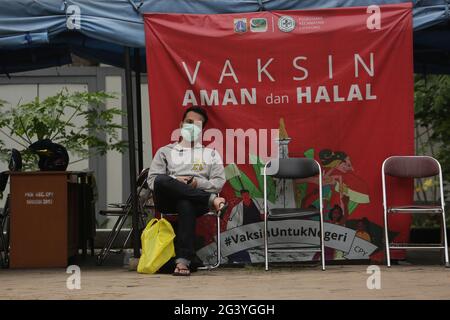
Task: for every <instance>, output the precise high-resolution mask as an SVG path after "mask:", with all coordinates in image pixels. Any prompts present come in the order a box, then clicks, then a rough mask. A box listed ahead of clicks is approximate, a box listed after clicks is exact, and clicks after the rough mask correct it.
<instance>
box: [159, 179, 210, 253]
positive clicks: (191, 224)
mask: <svg viewBox="0 0 450 320" xmlns="http://www.w3.org/2000/svg"><path fill="white" fill-rule="evenodd" d="M210 197H211V193H209V192H206V191H203V190H200V189H195V188H192V187H191V186H189V185H187V184H185V183H183V182H181V181H178V180H177V179H174V178H172V177H169V176H167V175H164V174H161V175H158V176H157V177H156V179H155V184H154V198H155V205H156V209H157V210H158V211H159V212H161V213H165V214H168V213H176V214H178V220H177V221H178V228H177V232H176V237H175V253H176V257H177V258H183V259H186V260H189V261H192V259H193V257H194V255H195V248H194V244H195V224H196V219H197V217H199V216H201V215H203V214H205V213H207V212H209V211H210V209H209V207H208V204H209V199H210Z"/></svg>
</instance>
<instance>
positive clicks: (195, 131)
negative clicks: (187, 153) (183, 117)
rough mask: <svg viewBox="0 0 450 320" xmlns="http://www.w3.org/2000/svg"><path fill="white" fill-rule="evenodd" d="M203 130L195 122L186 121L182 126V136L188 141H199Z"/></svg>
mask: <svg viewBox="0 0 450 320" xmlns="http://www.w3.org/2000/svg"><path fill="white" fill-rule="evenodd" d="M201 132H202V130H201V129H200V128H199V127H197V126H196V125H195V124H193V123H184V124H183V127H182V128H181V136H182V137H183V139H185V140H186V141H189V142H192V141H197V140H198V138H199V137H200V133H201Z"/></svg>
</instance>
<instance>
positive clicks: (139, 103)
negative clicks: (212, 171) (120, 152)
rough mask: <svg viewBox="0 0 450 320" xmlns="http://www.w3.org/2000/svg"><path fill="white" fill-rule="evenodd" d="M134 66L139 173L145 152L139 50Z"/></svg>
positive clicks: (137, 49) (135, 53)
mask: <svg viewBox="0 0 450 320" xmlns="http://www.w3.org/2000/svg"><path fill="white" fill-rule="evenodd" d="M134 59H135V60H134V62H135V64H134V66H135V76H136V81H135V83H136V113H137V114H136V122H137V142H138V147H137V149H138V167H139V172H142V169H144V159H143V155H144V152H143V150H142V148H143V143H142V101H141V55H140V53H139V48H135V49H134Z"/></svg>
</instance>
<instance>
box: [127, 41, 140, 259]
mask: <svg viewBox="0 0 450 320" xmlns="http://www.w3.org/2000/svg"><path fill="white" fill-rule="evenodd" d="M124 51H125V52H124V60H125V61H124V62H125V63H124V64H125V92H126V97H127V120H128V154H129V158H130V191H131V209H132V212H133V237H132V239H133V251H134V252H133V253H134V257H135V258H139V256H140V252H139V249H140V244H139V226H138V221H139V212H138V199H137V183H136V175H137V171H136V146H135V140H134V113H133V84H132V75H131V48H129V47H124Z"/></svg>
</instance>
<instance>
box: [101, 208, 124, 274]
mask: <svg viewBox="0 0 450 320" xmlns="http://www.w3.org/2000/svg"><path fill="white" fill-rule="evenodd" d="M127 218H128V215H123V216H119V218H118V219H117V221H116V223H115V224H114V227H113V228H112V230H111V232H110V234H109V235H108V239H107V241H106V243H105V246H104V247H103V248H102V250H101V251H100V254H99V255H98V256H97V264H98V265H101V264H103V262H104V261H105V260H106V258H107V257H108V255H109V252H110V250H111V247H112V246H113V244H114V242H115V241H116V238H117V236H118V235H119V233H120V230H122V227H123V225H124V224H125V221H126V220H127Z"/></svg>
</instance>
